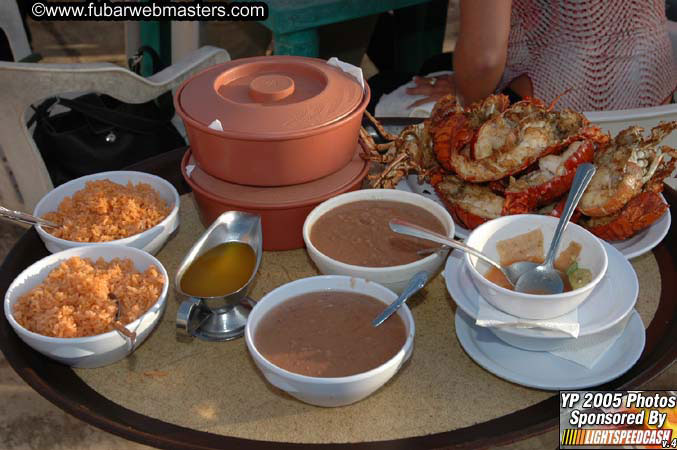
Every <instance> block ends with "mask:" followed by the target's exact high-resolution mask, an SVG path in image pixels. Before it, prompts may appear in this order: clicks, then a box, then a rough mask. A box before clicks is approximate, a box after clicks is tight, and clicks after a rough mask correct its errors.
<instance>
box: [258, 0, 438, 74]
mask: <svg viewBox="0 0 677 450" xmlns="http://www.w3.org/2000/svg"><path fill="white" fill-rule="evenodd" d="M250 1H251V0H250ZM429 1H430V0H267V1H266V3H267V4H268V19H266V20H265V21H263V22H261V23H262V24H263V25H264V26H266V27H267V28H268V29H270V30H271V31H272V32H273V40H274V45H275V47H274V52H275V54H277V55H299V56H311V57H317V56H319V52H320V40H319V33H318V28H319V27H321V26H323V25H330V24H334V23H338V22H344V21H347V20H351V19H357V18H361V17H366V16H370V15H374V14H380V13H382V12H385V11H389V10H397V9H401V8H408V10H407V11H406V12H407V19H408V20H411V22H412V24H413V25H414V27H413V28H414V29H415V30H416V31H415V32H413V33H402V34H398V35H397V37H396V42H394V43H393V44H394V45H395V46H396V48H397V50H398V54H399V56H400V57H399V58H398V63H399V65H400V69H401V70H402V71H404V72H412V73H414V72H417V71H418V69H419V68H420V66H421V64H422V63H423V61H425V60H426V59H427V58H429V57H430V56H433V55H436V54H438V53H441V52H442V44H443V42H444V28H445V25H446V14H445V15H444V16H441V17H435V18H433V21H432V22H433V23H431V19H430V17H429V15H427V14H426V5H425V3H428V2H429Z"/></svg>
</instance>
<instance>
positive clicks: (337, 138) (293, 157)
mask: <svg viewBox="0 0 677 450" xmlns="http://www.w3.org/2000/svg"><path fill="white" fill-rule="evenodd" d="M369 97H370V91H369V87H368V86H367V85H366V83H365V88H364V90H363V89H362V87H361V86H360V84H359V83H358V82H357V81H356V80H355V79H354V78H352V76H350V75H348V74H346V73H345V72H343V71H341V70H340V69H337V68H335V67H333V66H330V65H328V64H327V63H326V62H325V61H324V60H320V59H314V58H304V57H299V56H265V57H256V58H243V59H238V60H234V61H230V62H227V63H224V64H219V65H216V66H213V67H211V68H209V69H207V70H205V71H203V72H201V73H198V74H197V75H195V76H193V77H192V78H190V79H188V80H186V81H185V82H184V83H183V84H182V85H181V86H180V87H179V89H178V91H177V93H176V96H175V98H174V105H175V107H176V112H177V113H178V114H179V115H180V116H181V118H182V119H183V122H184V124H185V126H186V132H187V134H188V140H189V142H190V145H191V148H192V149H193V154H194V157H195V159H196V160H197V163H198V165H199V166H200V168H201V169H202V170H204V171H205V172H207V173H208V174H210V175H212V176H213V177H216V178H219V179H221V180H225V181H229V182H232V183H237V184H244V185H253V186H287V185H294V184H300V183H305V182H309V181H312V180H317V179H319V178H322V177H325V176H327V175H329V174H332V173H335V172H337V171H338V170H340V169H341V168H343V167H344V166H346V165H347V164H348V163H349V162H350V160H351V158H352V157H353V154H354V152H355V146H356V144H357V139H358V135H359V129H360V126H361V123H362V114H363V113H364V110H365V109H366V107H367V104H368V103H369ZM215 119H218V120H219V121H220V123H221V126H222V128H223V131H219V130H216V129H213V128H210V127H209V125H210V124H211V123H212V122H213V121H214V120H215Z"/></svg>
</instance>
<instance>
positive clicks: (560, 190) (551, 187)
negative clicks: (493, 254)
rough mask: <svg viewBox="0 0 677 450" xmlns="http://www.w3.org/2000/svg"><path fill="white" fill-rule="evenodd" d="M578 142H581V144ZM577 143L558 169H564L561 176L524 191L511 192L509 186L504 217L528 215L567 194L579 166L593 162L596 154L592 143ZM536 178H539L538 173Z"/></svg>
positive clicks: (504, 206) (506, 191) (530, 175)
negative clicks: (575, 147) (576, 146)
mask: <svg viewBox="0 0 677 450" xmlns="http://www.w3.org/2000/svg"><path fill="white" fill-rule="evenodd" d="M577 142H580V144H579V143H577ZM577 142H575V143H573V144H571V145H578V148H577V149H576V150H575V151H574V152H573V153H572V154H571V155H570V156H569V157H568V158H567V159H566V160H565V161H564V162H563V163H562V164H561V165H560V166H559V167H558V168H557V171H558V172H560V170H561V169H563V173H561V174H560V175H556V176H554V177H552V178H550V179H549V180H547V181H546V182H544V183H540V184H536V185H533V186H529V187H527V188H526V189H522V190H511V187H510V186H508V188H507V189H506V190H505V204H504V205H503V212H502V215H504V216H506V215H509V214H525V213H528V212H530V211H533V210H534V209H535V208H537V207H538V206H542V205H546V204H548V203H550V202H552V201H553V200H554V199H556V198H558V197H560V196H561V195H562V194H564V193H565V192H567V191H568V190H569V188H570V187H571V183H572V182H573V180H574V175H575V174H576V169H577V168H578V166H579V165H581V164H583V163H586V162H590V161H592V159H593V156H594V153H595V146H594V144H593V143H592V142H591V141H588V140H585V141H577ZM535 176H538V173H537V174H536V175H535ZM535 176H534V175H532V174H528V175H526V176H525V177H531V178H535Z"/></svg>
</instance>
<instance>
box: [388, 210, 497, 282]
mask: <svg viewBox="0 0 677 450" xmlns="http://www.w3.org/2000/svg"><path fill="white" fill-rule="evenodd" d="M389 225H390V229H391V230H393V231H394V232H395V233H400V234H406V235H407V236H413V237H417V238H421V239H425V240H428V241H433V242H437V243H438V244H444V245H448V246H449V247H454V248H457V249H459V250H463V251H464V252H467V253H470V254H471V255H474V256H477V257H478V258H480V259H481V260H483V261H486V262H487V263H489V264H491V265H492V266H494V267H496V268H497V269H499V270H501V271H503V267H501V265H500V264H498V263H497V262H496V261H493V260H491V259H490V258H487V257H486V256H484V254H483V253H481V252H479V251H477V250H475V249H474V248H472V247H469V246H467V245H466V244H464V243H463V242H461V241H457V240H455V239H451V238H448V237H446V236H443V235H441V234H438V233H435V232H433V231H430V230H426V229H425V228H422V227H419V226H418V225H414V224H413V223H409V222H406V221H404V220H400V219H392V220H391V221H390V222H389Z"/></svg>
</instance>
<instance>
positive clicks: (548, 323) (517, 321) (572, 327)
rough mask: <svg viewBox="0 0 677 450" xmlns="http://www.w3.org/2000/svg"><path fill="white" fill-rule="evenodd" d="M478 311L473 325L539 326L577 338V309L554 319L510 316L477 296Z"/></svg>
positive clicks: (578, 327)
mask: <svg viewBox="0 0 677 450" xmlns="http://www.w3.org/2000/svg"><path fill="white" fill-rule="evenodd" d="M478 303H479V311H477V318H476V319H475V325H477V326H480V327H496V328H510V327H514V328H541V329H544V330H557V331H561V332H563V333H566V334H568V335H569V336H571V337H574V338H577V337H578V333H579V331H580V329H581V325H580V323H579V322H578V309H575V310H573V311H571V312H569V313H567V314H564V315H562V316H559V317H555V318H554V319H539V320H532V319H523V318H521V317H516V316H512V315H510V314H507V313H504V312H503V311H500V310H498V309H496V308H494V307H493V306H492V305H491V304H489V302H487V301H486V300H485V299H484V298H482V297H479V301H478Z"/></svg>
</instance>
